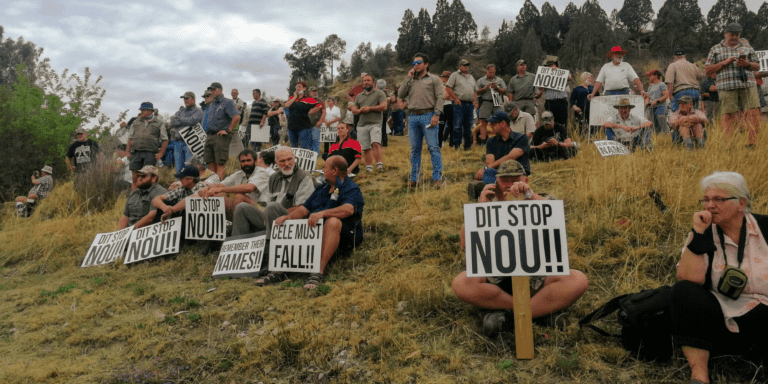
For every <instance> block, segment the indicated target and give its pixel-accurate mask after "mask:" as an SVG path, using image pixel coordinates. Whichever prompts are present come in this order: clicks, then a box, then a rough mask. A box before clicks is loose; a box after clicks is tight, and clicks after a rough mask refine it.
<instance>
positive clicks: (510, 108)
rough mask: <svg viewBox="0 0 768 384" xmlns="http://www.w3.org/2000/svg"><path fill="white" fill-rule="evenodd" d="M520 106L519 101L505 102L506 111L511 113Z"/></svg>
mask: <svg viewBox="0 0 768 384" xmlns="http://www.w3.org/2000/svg"><path fill="white" fill-rule="evenodd" d="M519 108H520V106H519V105H517V103H515V102H514V101H507V102H506V103H504V112H507V113H509V112H512V111H514V110H515V109H519Z"/></svg>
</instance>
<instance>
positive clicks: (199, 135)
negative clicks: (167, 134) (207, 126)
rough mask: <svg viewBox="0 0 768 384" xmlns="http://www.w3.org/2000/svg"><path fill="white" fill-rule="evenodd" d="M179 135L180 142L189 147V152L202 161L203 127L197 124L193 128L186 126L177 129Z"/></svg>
mask: <svg viewBox="0 0 768 384" xmlns="http://www.w3.org/2000/svg"><path fill="white" fill-rule="evenodd" d="M179 135H180V136H181V138H182V140H184V142H185V143H186V144H187V147H189V151H190V152H192V154H193V155H195V156H196V157H197V158H198V159H200V160H202V159H203V153H204V152H205V136H206V135H205V131H203V126H202V125H200V123H197V124H195V125H193V126H186V127H181V128H179Z"/></svg>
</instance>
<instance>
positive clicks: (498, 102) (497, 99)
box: [491, 88, 504, 107]
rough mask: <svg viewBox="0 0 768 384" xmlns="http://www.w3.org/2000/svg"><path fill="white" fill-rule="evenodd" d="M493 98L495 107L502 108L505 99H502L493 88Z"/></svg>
mask: <svg viewBox="0 0 768 384" xmlns="http://www.w3.org/2000/svg"><path fill="white" fill-rule="evenodd" d="M491 97H492V98H493V106H494V107H501V106H502V105H503V104H504V98H503V97H501V94H500V93H498V92H496V91H494V90H493V88H491Z"/></svg>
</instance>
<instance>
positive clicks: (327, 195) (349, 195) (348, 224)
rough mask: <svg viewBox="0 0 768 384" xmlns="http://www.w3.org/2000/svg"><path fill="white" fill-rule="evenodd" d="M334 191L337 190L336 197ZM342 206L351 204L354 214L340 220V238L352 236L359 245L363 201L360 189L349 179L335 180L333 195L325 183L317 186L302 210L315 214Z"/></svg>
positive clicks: (361, 235)
mask: <svg viewBox="0 0 768 384" xmlns="http://www.w3.org/2000/svg"><path fill="white" fill-rule="evenodd" d="M336 190H338V195H337V192H336ZM334 196H336V198H334ZM344 204H351V205H352V207H354V208H355V213H353V214H352V215H350V216H348V217H345V218H343V219H341V232H342V234H341V235H342V237H343V236H345V233H346V235H354V237H355V243H356V244H359V243H360V242H361V241H362V240H363V206H364V205H365V201H363V194H362V192H360V187H358V186H357V184H355V182H354V181H352V180H350V179H349V178H345V179H344V181H341V179H339V178H336V186H335V190H334V192H333V193H331V190H330V185H329V184H328V183H327V182H325V183H323V184H322V185H319V186H317V188H315V191H314V192H312V195H311V196H309V198H308V199H307V200H306V201H305V202H304V208H306V209H307V210H309V213H315V212H320V211H324V210H326V209H331V208H336V207H340V206H342V205H344Z"/></svg>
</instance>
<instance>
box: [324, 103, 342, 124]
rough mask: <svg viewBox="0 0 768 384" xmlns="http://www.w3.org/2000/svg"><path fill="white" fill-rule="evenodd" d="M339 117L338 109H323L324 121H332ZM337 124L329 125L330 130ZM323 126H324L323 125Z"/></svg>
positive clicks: (334, 107) (335, 107) (339, 111)
mask: <svg viewBox="0 0 768 384" xmlns="http://www.w3.org/2000/svg"><path fill="white" fill-rule="evenodd" d="M340 117H341V110H339V107H337V106H335V105H334V106H333V108H328V107H326V108H325V119H326V120H329V121H330V120H333V119H337V118H340ZM338 124H339V122H338V121H337V122H335V123H333V124H331V128H336V126H337V125H338ZM323 126H325V124H323Z"/></svg>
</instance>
